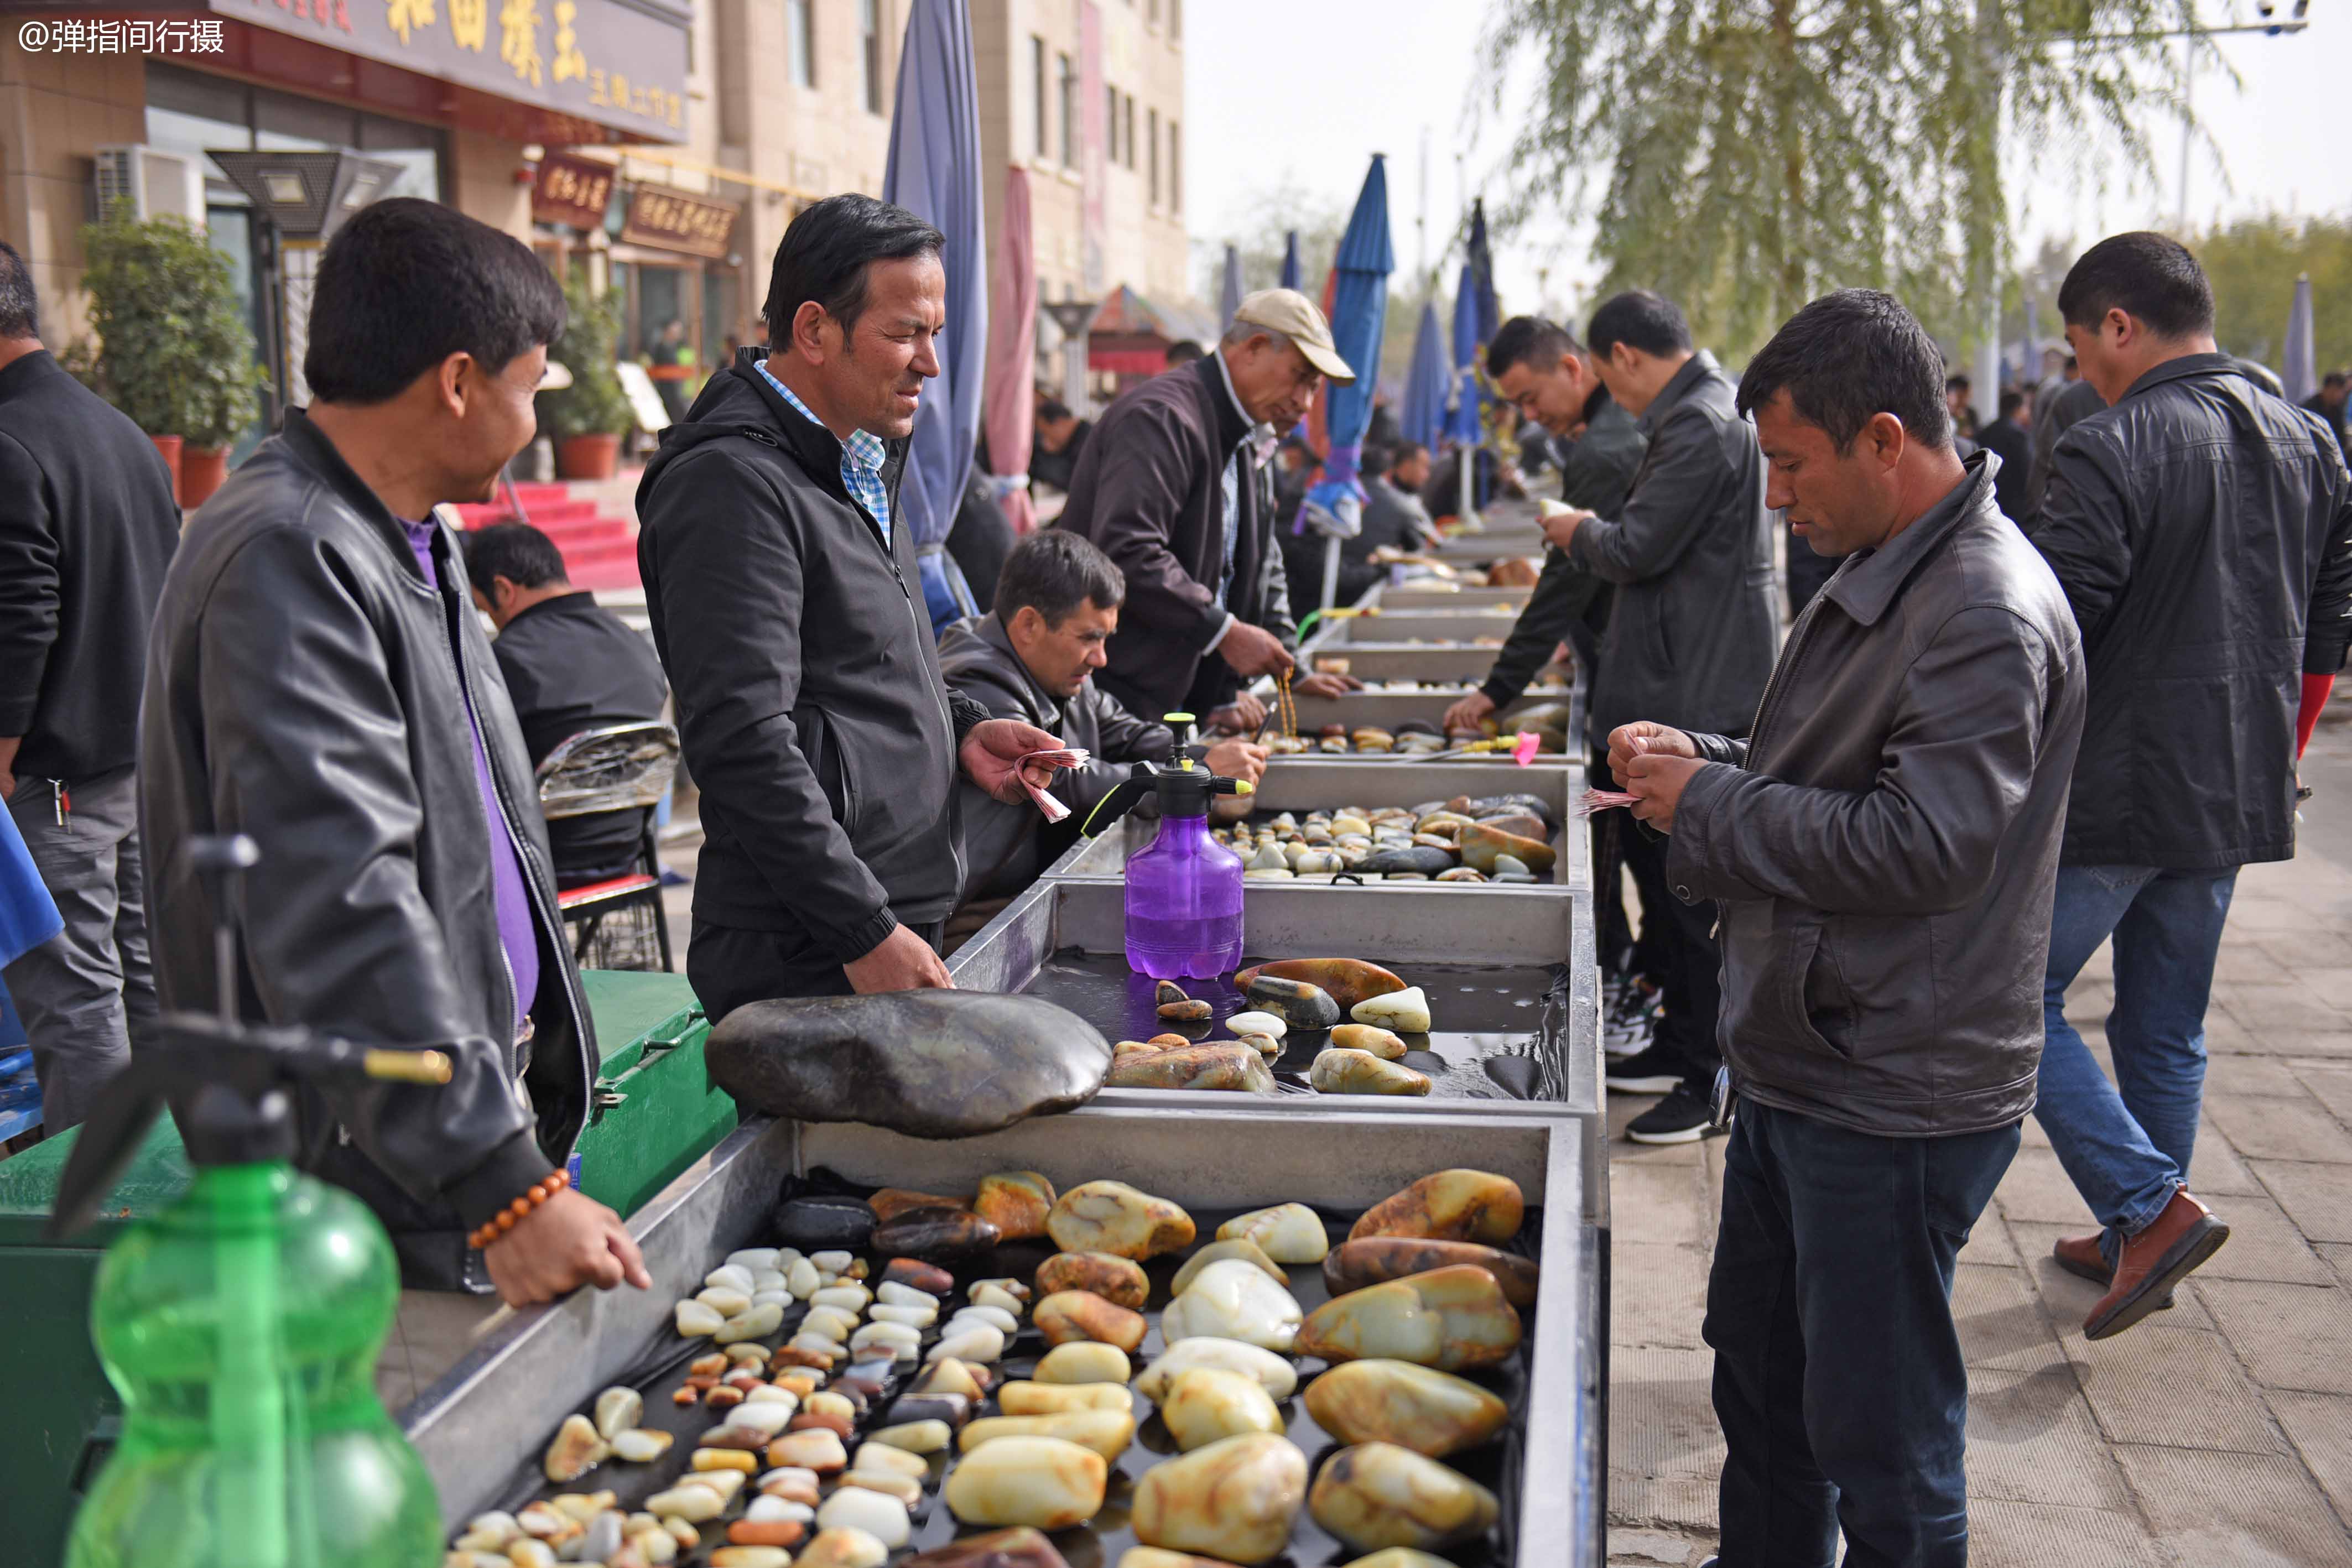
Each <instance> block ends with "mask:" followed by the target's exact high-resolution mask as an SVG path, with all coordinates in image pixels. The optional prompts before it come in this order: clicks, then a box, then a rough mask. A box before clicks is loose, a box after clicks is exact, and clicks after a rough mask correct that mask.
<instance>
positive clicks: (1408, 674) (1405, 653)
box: [1301, 642, 1503, 690]
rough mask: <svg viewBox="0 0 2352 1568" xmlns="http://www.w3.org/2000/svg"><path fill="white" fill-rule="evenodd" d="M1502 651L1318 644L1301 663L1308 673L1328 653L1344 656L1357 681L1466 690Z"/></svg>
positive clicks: (1482, 677)
mask: <svg viewBox="0 0 2352 1568" xmlns="http://www.w3.org/2000/svg"><path fill="white" fill-rule="evenodd" d="M1502 651H1503V650H1502V648H1501V646H1500V645H1499V644H1498V645H1496V646H1495V647H1492V648H1483V647H1479V646H1477V645H1476V644H1475V643H1454V644H1451V645H1444V644H1439V645H1435V646H1423V645H1416V644H1414V643H1373V642H1363V643H1317V644H1316V645H1315V646H1314V647H1313V648H1311V649H1309V650H1308V651H1307V657H1306V658H1305V659H1304V660H1302V661H1301V662H1302V663H1303V664H1306V665H1307V668H1308V670H1309V671H1310V672H1311V671H1312V670H1313V668H1314V663H1315V661H1316V660H1317V659H1319V658H1322V657H1324V656H1325V655H1329V656H1330V657H1333V658H1339V659H1345V660H1346V661H1347V662H1348V674H1351V675H1353V676H1355V677H1356V678H1357V679H1358V680H1360V681H1433V682H1438V683H1441V684H1444V685H1456V686H1460V687H1462V688H1463V689H1464V690H1469V689H1472V688H1475V686H1476V685H1478V684H1479V683H1480V682H1482V681H1484V680H1485V679H1486V673H1487V672H1488V671H1489V670H1492V669H1493V668H1494V667H1495V658H1496V655H1497V654H1499V653H1501V652H1502Z"/></svg>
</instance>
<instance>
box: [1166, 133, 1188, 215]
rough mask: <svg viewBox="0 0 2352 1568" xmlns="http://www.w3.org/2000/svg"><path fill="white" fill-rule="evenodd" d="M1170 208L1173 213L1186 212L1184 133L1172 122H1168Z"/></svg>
mask: <svg viewBox="0 0 2352 1568" xmlns="http://www.w3.org/2000/svg"><path fill="white" fill-rule="evenodd" d="M1168 206H1169V209H1170V210H1171V212H1179V213H1181V212H1182V211H1183V210H1184V131H1183V128H1182V127H1181V126H1180V125H1178V124H1177V123H1176V122H1175V121H1174V120H1170V121H1169V122H1168Z"/></svg>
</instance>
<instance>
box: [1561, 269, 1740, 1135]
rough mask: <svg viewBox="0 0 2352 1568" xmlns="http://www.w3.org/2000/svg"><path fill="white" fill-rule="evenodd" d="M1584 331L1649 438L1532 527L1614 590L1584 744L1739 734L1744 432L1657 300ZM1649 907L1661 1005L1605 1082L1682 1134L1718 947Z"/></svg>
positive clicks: (1705, 1035)
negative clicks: (1628, 463)
mask: <svg viewBox="0 0 2352 1568" xmlns="http://www.w3.org/2000/svg"><path fill="white" fill-rule="evenodd" d="M1586 335H1587V337H1588V338H1589V340H1590V347H1591V353H1592V362H1593V368H1594V369H1595V370H1596V371H1598V372H1599V373H1600V376H1601V384H1602V385H1603V386H1605V387H1607V388H1608V389H1609V395H1610V396H1611V398H1612V399H1613V400H1615V401H1616V402H1618V403H1620V404H1621V405H1622V406H1623V408H1624V410H1625V412H1626V413H1630V414H1632V415H1633V417H1634V418H1636V419H1638V420H1640V421H1641V422H1642V434H1643V435H1645V436H1647V437H1648V439H1649V444H1648V446H1647V447H1646V448H1644V449H1643V454H1642V461H1641V465H1640V466H1639V467H1638V468H1636V469H1635V470H1634V472H1633V487H1632V491H1631V493H1630V494H1629V495H1628V496H1627V497H1626V498H1625V502H1624V505H1623V506H1622V507H1618V508H1617V509H1616V511H1615V512H1614V514H1613V515H1611V516H1597V515H1595V514H1594V513H1592V512H1590V511H1574V512H1570V513H1569V514H1567V515H1566V516H1564V517H1554V518H1552V519H1551V520H1550V521H1549V523H1547V524H1546V525H1545V528H1544V532H1545V536H1546V537H1547V538H1549V540H1550V542H1551V543H1552V544H1553V545H1554V546H1555V547H1557V548H1558V549H1559V550H1561V551H1562V552H1563V553H1564V554H1566V556H1567V557H1568V560H1569V563H1570V565H1571V566H1573V567H1575V568H1577V569H1578V570H1581V571H1584V572H1588V573H1590V574H1591V575H1592V576H1594V577H1598V578H1600V579H1601V580H1603V581H1605V582H1610V583H1613V584H1615V585H1616V596H1615V603H1614V604H1613V605H1612V608H1611V610H1610V612H1609V630H1608V632H1607V633H1606V634H1605V635H1604V637H1603V638H1602V641H1601V656H1600V661H1599V667H1598V668H1597V669H1596V670H1595V671H1594V673H1593V680H1592V695H1591V717H1590V720H1589V723H1588V726H1587V727H1588V729H1589V731H1590V733H1591V736H1592V737H1593V738H1595V739H1598V738H1600V737H1605V736H1607V735H1608V734H1609V732H1610V731H1611V730H1612V729H1614V728H1615V727H1617V726H1619V725H1621V724H1626V723H1630V722H1632V721H1633V720H1634V719H1656V720H1659V721H1660V722H1662V723H1666V724H1674V725H1679V726H1682V727H1685V728H1690V729H1696V730H1706V731H1710V732H1714V733H1718V734H1723V735H1745V734H1746V733H1747V732H1748V723H1749V721H1750V720H1751V719H1753V718H1754V716H1755V714H1756V699H1757V697H1758V696H1759V695H1761V694H1762V692H1763V690H1764V678H1765V676H1766V675H1768V674H1770V673H1771V668H1772V652H1773V649H1774V648H1775V646H1777V645H1778V643H1779V642H1780V602H1779V595H1778V593H1777V592H1776V591H1775V590H1774V587H1773V578H1772V520H1771V518H1769V517H1767V516H1766V515H1765V504H1764V460H1763V458H1762V457H1760V456H1759V455H1757V451H1756V431H1755V428H1754V427H1753V426H1752V425H1750V424H1749V423H1748V422H1747V421H1746V420H1745V419H1742V418H1741V417H1740V416H1739V413H1738V409H1737V408H1735V407H1734V406H1733V393H1732V386H1731V382H1730V380H1729V379H1728V378H1727V377H1726V376H1725V375H1724V373H1723V372H1722V371H1720V370H1718V369H1717V368H1716V363H1715V356H1714V355H1712V354H1705V353H1696V352H1694V351H1693V350H1692V349H1691V335H1690V327H1689V325H1688V324H1687V323H1685V321H1684V320H1683V313H1682V312H1681V311H1680V310H1677V309H1676V308H1675V307H1674V306H1673V305H1672V304H1671V303H1669V302H1668V301H1666V300H1664V299H1661V298H1658V296H1656V295H1654V294H1652V293H1649V292H1647V291H1645V290H1639V289H1637V290H1635V291H1633V292H1632V293H1629V294H1620V295H1618V296H1617V297H1616V298H1612V299H1610V300H1607V301H1605V302H1603V303H1602V305H1601V308H1599V309H1598V310H1595V311H1594V312H1593V313H1592V325H1591V328H1590V329H1588V331H1587V334H1586ZM1606 772H1607V769H1606V768H1596V769H1595V770H1594V775H1593V780H1592V781H1593V784H1594V785H1595V787H1597V788H1599V789H1613V788H1615V780H1613V779H1609V778H1606V777H1604V776H1603V775H1605V774H1606ZM1623 847H1624V852H1625V860H1626V862H1627V865H1628V866H1629V868H1630V869H1631V870H1632V871H1633V881H1634V885H1635V886H1637V887H1641V888H1645V889H1648V890H1651V892H1652V893H1655V892H1657V891H1658V890H1661V889H1663V888H1664V886H1665V877H1664V872H1663V870H1662V867H1663V862H1664V850H1663V849H1662V847H1661V846H1659V845H1658V844H1657V843H1655V842H1654V841H1650V840H1648V839H1646V838H1644V837H1643V835H1641V834H1639V833H1629V834H1626V835H1624V846H1623ZM1658 902H1660V903H1663V904H1664V905H1665V907H1664V909H1653V908H1650V907H1648V904H1649V898H1648V897H1647V896H1646V895H1645V898H1644V907H1643V911H1642V913H1643V919H1644V920H1645V921H1647V920H1657V921H1660V922H1661V923H1662V924H1663V925H1664V931H1663V933H1662V940H1661V943H1660V951H1661V952H1662V954H1663V956H1664V964H1663V967H1664V970H1665V973H1664V975H1662V976H1660V977H1658V978H1659V980H1660V981H1661V984H1662V989H1663V990H1664V1004H1665V1010H1664V1016H1662V1017H1661V1018H1660V1019H1659V1020H1658V1023H1657V1027H1656V1031H1655V1033H1654V1035H1653V1037H1652V1042H1651V1044H1650V1046H1649V1048H1648V1049H1647V1050H1645V1051H1642V1052H1641V1053H1640V1054H1639V1055H1637V1056H1633V1057H1629V1058H1627V1059H1626V1060H1625V1061H1621V1062H1617V1063H1613V1064H1612V1066H1611V1067H1610V1069H1609V1087H1610V1088H1612V1089H1614V1090H1616V1091H1617V1092H1620V1093H1623V1094H1661V1093H1663V1094H1664V1095H1665V1096H1666V1098H1665V1099H1664V1100H1662V1101H1660V1102H1659V1103H1657V1104H1655V1105H1653V1106H1651V1107H1650V1109H1649V1110H1647V1111H1644V1112H1643V1113H1642V1114H1641V1115H1639V1116H1636V1117H1635V1118H1633V1121H1632V1122H1631V1123H1629V1124H1627V1125H1626V1128H1625V1133H1626V1135H1627V1136H1628V1137H1630V1138H1632V1139H1633V1140H1634V1141H1635V1142H1637V1143H1654V1144H1669V1143H1687V1142H1690V1141H1692V1140H1695V1139H1697V1138H1700V1137H1703V1136H1705V1135H1706V1131H1707V1128H1708V1126H1709V1121H1708V1117H1707V1109H1706V1098H1707V1090H1708V1087H1709V1086H1710V1085H1711V1084H1712V1083H1713V1082H1714V1081H1715V1070H1716V1068H1717V1066H1718V1065H1719V1061H1718V1058H1717V1055H1716V1050H1715V1032H1716V1030H1715V1021H1716V1015H1717V1011H1718V1009H1720V1008H1721V1006H1722V986H1721V982H1720V981H1719V979H1718V978H1717V971H1718V970H1719V969H1720V968H1721V967H1722V956H1721V954H1720V953H1719V952H1718V951H1717V947H1716V939H1715V935H1714V933H1715V909H1714V907H1713V905H1711V904H1705V903H1701V904H1686V903H1685V902H1684V901H1682V900H1680V899H1673V898H1661V899H1659V900H1658Z"/></svg>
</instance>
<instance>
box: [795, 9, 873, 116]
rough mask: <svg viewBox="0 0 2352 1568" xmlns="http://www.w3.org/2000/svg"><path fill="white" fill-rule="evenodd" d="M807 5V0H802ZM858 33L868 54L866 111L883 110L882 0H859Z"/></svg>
mask: <svg viewBox="0 0 2352 1568" xmlns="http://www.w3.org/2000/svg"><path fill="white" fill-rule="evenodd" d="M802 5H803V6H805V5H807V0H802ZM857 34H858V38H859V40H860V42H861V43H862V44H863V46H864V49H865V55H866V113H868V114H879V113H881V112H882V0H857Z"/></svg>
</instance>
